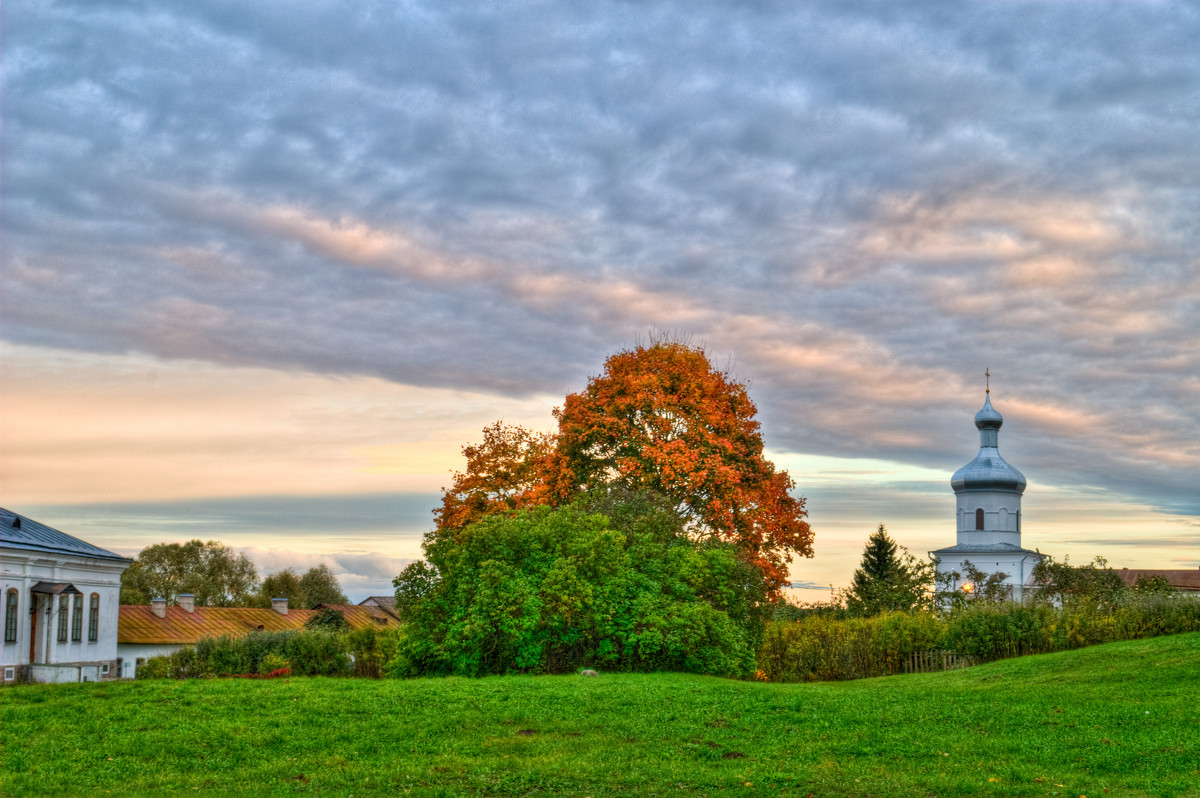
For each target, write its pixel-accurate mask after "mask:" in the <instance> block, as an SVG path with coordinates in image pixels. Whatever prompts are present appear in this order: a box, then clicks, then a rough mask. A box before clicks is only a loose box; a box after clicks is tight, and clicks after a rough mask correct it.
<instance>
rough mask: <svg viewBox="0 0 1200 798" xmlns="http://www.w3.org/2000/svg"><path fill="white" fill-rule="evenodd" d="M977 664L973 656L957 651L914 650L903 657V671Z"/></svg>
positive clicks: (935, 669)
mask: <svg viewBox="0 0 1200 798" xmlns="http://www.w3.org/2000/svg"><path fill="white" fill-rule="evenodd" d="M978 664H979V660H978V659H976V658H975V657H973V656H971V655H970V654H959V653H958V652H957V651H914V652H913V653H911V654H909V655H908V656H906V657H905V658H904V672H905V673H934V672H936V671H956V670H960V669H962V668H969V667H971V666H972V665H978Z"/></svg>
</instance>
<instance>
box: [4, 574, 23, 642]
mask: <svg viewBox="0 0 1200 798" xmlns="http://www.w3.org/2000/svg"><path fill="white" fill-rule="evenodd" d="M20 606H21V597H20V594H19V592H18V590H17V589H16V588H15V587H10V588H9V589H8V590H7V591H5V593H4V642H5V643H15V642H17V631H18V630H17V626H18V623H17V620H18V619H19V618H20V615H19V614H18V610H19V608H20Z"/></svg>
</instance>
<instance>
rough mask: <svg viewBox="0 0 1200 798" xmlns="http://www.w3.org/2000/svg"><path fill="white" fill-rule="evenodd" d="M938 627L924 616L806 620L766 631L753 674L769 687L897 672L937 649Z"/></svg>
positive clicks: (778, 624)
mask: <svg viewBox="0 0 1200 798" xmlns="http://www.w3.org/2000/svg"><path fill="white" fill-rule="evenodd" d="M943 636H944V623H943V622H942V621H941V620H940V619H938V618H937V617H936V616H934V615H932V614H931V613H927V612H917V613H902V612H887V613H883V614H882V615H877V616H875V617H874V618H850V619H839V618H834V617H831V616H829V615H810V616H807V617H805V618H802V619H800V620H798V621H794V622H791V623H788V622H774V623H772V624H770V626H768V627H767V631H766V634H765V636H764V639H763V645H762V647H761V648H760V649H759V656H758V667H759V670H761V671H762V672H763V674H764V675H765V676H766V678H768V679H769V680H771V681H775V682H809V681H837V680H842V679H862V678H866V677H870V676H886V675H888V674H891V673H898V672H899V671H900V670H901V669H902V667H903V665H904V659H905V657H907V656H908V655H909V654H913V653H916V652H921V651H932V650H936V649H939V648H941V646H942V639H943Z"/></svg>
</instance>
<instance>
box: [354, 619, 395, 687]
mask: <svg viewBox="0 0 1200 798" xmlns="http://www.w3.org/2000/svg"><path fill="white" fill-rule="evenodd" d="M403 635H404V632H403V630H402V629H383V628H377V627H374V626H366V627H363V628H362V629H356V630H355V631H353V632H349V633H348V634H346V636H345V642H346V647H347V650H348V651H349V653H350V658H351V660H352V661H353V675H354V676H360V677H366V678H370V679H378V678H379V677H380V676H384V675H387V674H388V673H390V672H391V670H392V669H393V668H394V667H395V663H396V659H397V657H398V655H399V649H400V640H401V638H402V637H403Z"/></svg>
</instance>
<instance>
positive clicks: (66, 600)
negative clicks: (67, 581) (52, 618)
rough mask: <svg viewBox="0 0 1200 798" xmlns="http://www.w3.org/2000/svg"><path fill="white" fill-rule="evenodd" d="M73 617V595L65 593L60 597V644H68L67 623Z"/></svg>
mask: <svg viewBox="0 0 1200 798" xmlns="http://www.w3.org/2000/svg"><path fill="white" fill-rule="evenodd" d="M70 616H71V594H69V593H63V594H62V595H60V596H59V597H58V642H60V643H65V642H67V632H68V629H67V626H68V624H67V621H68V620H70Z"/></svg>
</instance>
